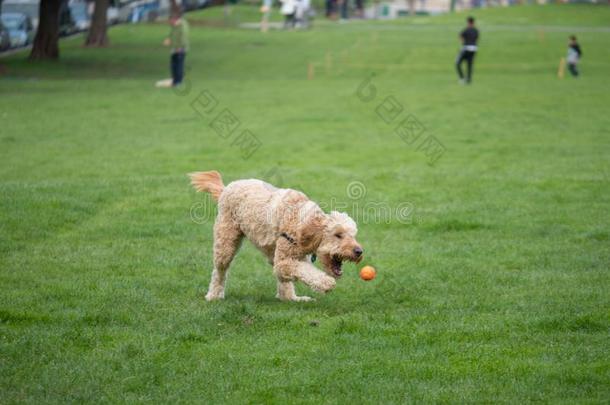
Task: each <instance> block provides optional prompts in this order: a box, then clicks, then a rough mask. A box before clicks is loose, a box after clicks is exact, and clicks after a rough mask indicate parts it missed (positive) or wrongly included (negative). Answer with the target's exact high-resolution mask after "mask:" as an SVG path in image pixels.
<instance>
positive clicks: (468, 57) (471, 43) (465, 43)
mask: <svg viewBox="0 0 610 405" xmlns="http://www.w3.org/2000/svg"><path fill="white" fill-rule="evenodd" d="M466 22H467V24H468V25H467V26H466V28H465V29H464V30H463V31H462V32H461V33H460V39H461V41H462V49H460V53H459V54H458V56H457V60H456V61H455V67H456V69H457V73H458V76H459V77H460V83H462V84H465V83H467V84H469V83H470V82H471V81H472V65H473V64H474V56H475V54H476V53H477V41H478V40H479V30H478V29H476V28H475V26H474V18H473V17H468V18H467V19H466ZM464 61H466V77H465V78H464V72H463V71H462V63H463V62H464Z"/></svg>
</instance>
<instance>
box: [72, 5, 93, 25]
mask: <svg viewBox="0 0 610 405" xmlns="http://www.w3.org/2000/svg"><path fill="white" fill-rule="evenodd" d="M70 13H71V14H72V19H73V20H74V26H75V28H76V31H87V30H88V29H89V27H90V26H91V17H90V16H89V7H88V5H87V3H85V2H78V3H70Z"/></svg>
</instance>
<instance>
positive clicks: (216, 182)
mask: <svg viewBox="0 0 610 405" xmlns="http://www.w3.org/2000/svg"><path fill="white" fill-rule="evenodd" d="M189 177H190V178H191V184H192V185H193V187H194V188H195V190H197V191H205V192H207V193H210V194H211V195H212V198H213V199H214V200H215V201H218V199H219V198H220V193H222V190H224V188H225V185H224V184H222V177H220V173H218V172H217V171H216V170H211V171H209V172H193V173H189Z"/></svg>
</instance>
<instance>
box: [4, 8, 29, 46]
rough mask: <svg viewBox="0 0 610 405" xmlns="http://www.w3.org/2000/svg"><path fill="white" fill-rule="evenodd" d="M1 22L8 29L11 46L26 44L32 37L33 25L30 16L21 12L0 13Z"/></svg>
mask: <svg viewBox="0 0 610 405" xmlns="http://www.w3.org/2000/svg"><path fill="white" fill-rule="evenodd" d="M1 17H2V24H4V26H5V27H6V28H7V29H8V31H9V35H10V37H11V47H13V48H17V47H19V46H26V45H28V44H30V43H31V42H32V39H33V38H34V27H33V26H32V21H31V20H30V17H28V16H27V15H25V14H23V13H5V14H2V16H1Z"/></svg>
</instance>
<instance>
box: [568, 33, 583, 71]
mask: <svg viewBox="0 0 610 405" xmlns="http://www.w3.org/2000/svg"><path fill="white" fill-rule="evenodd" d="M581 57H582V50H581V49H580V45H579V44H578V41H576V37H575V36H574V35H571V36H570V41H569V42H568V57H567V61H568V70H569V71H570V73H571V74H572V76H573V77H578V75H579V74H580V73H579V71H578V62H580V58H581Z"/></svg>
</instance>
